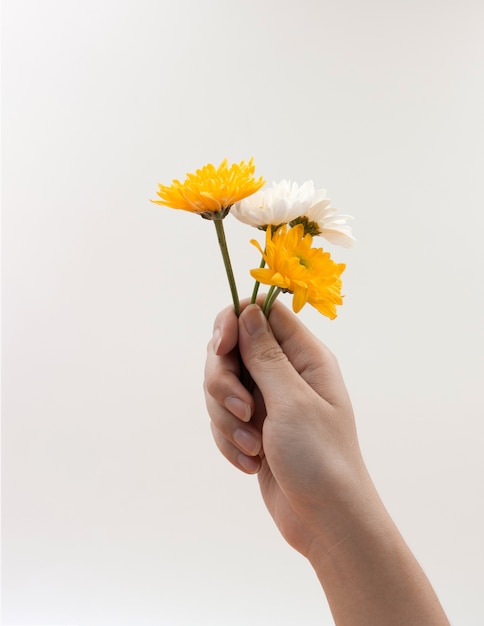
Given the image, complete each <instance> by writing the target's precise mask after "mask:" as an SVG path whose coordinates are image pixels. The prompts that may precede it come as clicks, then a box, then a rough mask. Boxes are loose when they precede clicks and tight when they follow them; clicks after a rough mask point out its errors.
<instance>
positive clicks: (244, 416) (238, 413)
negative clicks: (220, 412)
mask: <svg viewBox="0 0 484 626" xmlns="http://www.w3.org/2000/svg"><path fill="white" fill-rule="evenodd" d="M224 404H225V408H227V409H228V410H229V411H230V412H231V413H232V414H233V415H235V417H238V418H239V419H240V420H242V421H244V422H248V421H249V420H250V416H251V410H250V406H249V405H248V404H247V402H243V401H242V400H241V399H240V398H236V397H235V396H230V397H229V398H227V399H226V400H225V403H224Z"/></svg>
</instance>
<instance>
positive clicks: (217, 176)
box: [152, 159, 265, 219]
mask: <svg viewBox="0 0 484 626" xmlns="http://www.w3.org/2000/svg"><path fill="white" fill-rule="evenodd" d="M254 171H255V165H254V159H250V161H249V162H248V163H246V162H245V161H241V162H240V163H233V164H232V165H231V166H230V167H229V165H228V162H227V159H224V160H223V161H222V163H221V164H220V165H219V167H215V166H214V165H212V164H211V163H209V164H208V165H204V166H203V167H202V168H201V169H199V170H196V172H195V174H187V176H186V180H185V181H184V182H183V183H181V182H180V181H179V180H174V181H173V182H172V184H171V185H161V184H160V185H159V189H158V191H157V195H158V196H159V198H160V200H152V202H155V203H156V204H161V205H164V206H168V207H171V208H173V209H181V210H183V211H190V212H191V213H199V214H200V215H201V216H202V217H205V218H208V219H214V218H217V219H219V218H221V217H225V215H226V214H227V213H228V211H229V209H230V207H231V206H232V204H234V202H237V201H239V200H242V199H243V198H247V196H250V195H252V194H253V193H255V192H256V191H258V190H259V189H260V188H261V187H263V186H264V184H265V180H264V179H263V178H262V177H261V178H259V179H257V180H256V179H255V178H254Z"/></svg>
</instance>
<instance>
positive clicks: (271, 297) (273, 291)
mask: <svg viewBox="0 0 484 626" xmlns="http://www.w3.org/2000/svg"><path fill="white" fill-rule="evenodd" d="M281 291H282V289H281V288H280V287H276V286H275V285H272V287H271V288H270V289H269V292H268V294H267V296H266V299H265V300H264V304H263V305H262V312H263V313H264V315H265V316H266V317H269V313H270V311H271V306H272V305H273V304H274V302H275V300H276V298H277V296H278V295H279V294H280V293H281Z"/></svg>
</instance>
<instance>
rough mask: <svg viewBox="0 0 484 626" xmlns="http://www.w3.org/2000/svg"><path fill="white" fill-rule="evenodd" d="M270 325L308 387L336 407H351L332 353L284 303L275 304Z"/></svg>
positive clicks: (270, 317)
mask: <svg viewBox="0 0 484 626" xmlns="http://www.w3.org/2000/svg"><path fill="white" fill-rule="evenodd" d="M269 322H270V326H271V329H272V332H273V334H274V337H275V338H276V340H277V342H278V343H279V344H280V346H281V348H282V350H283V352H284V353H285V354H286V356H287V358H288V359H289V361H290V362H291V363H292V365H293V366H294V369H295V370H296V371H297V372H298V374H300V376H301V377H302V378H303V379H304V380H305V381H306V382H307V383H308V385H309V386H310V387H311V388H312V389H314V390H315V391H316V392H317V393H318V395H319V396H321V397H322V398H324V399H325V400H326V401H327V402H329V404H331V405H332V406H334V407H337V406H342V405H345V406H346V405H348V404H349V403H350V399H349V396H348V392H347V390H346V385H345V383H344V380H343V376H342V374H341V370H340V368H339V364H338V361H337V359H336V357H335V356H334V354H333V353H332V352H331V350H329V348H328V347H327V346H325V345H324V344H323V343H322V342H321V341H320V340H319V339H318V338H317V337H315V336H314V335H313V334H312V333H311V332H310V331H309V330H308V329H307V328H306V326H305V325H304V324H303V323H302V322H301V321H300V320H299V318H298V317H297V316H296V315H295V314H294V313H293V312H292V311H290V310H289V309H288V308H287V307H285V306H284V305H283V304H282V303H280V302H275V303H274V306H273V307H272V309H271V313H270V316H269Z"/></svg>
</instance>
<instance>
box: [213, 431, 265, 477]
mask: <svg viewBox="0 0 484 626" xmlns="http://www.w3.org/2000/svg"><path fill="white" fill-rule="evenodd" d="M226 422H229V420H226ZM211 428H212V434H213V438H214V441H215V443H216V445H217V448H218V449H219V450H220V452H221V453H222V454H223V456H224V457H225V458H226V459H227V460H228V461H230V463H232V465H234V466H235V467H236V468H237V469H239V470H241V471H243V472H245V473H246V474H255V473H257V472H258V471H259V469H260V465H261V460H260V457H259V455H258V454H253V453H251V454H248V453H245V452H244V451H243V450H244V449H252V450H255V449H258V450H259V451H260V447H261V446H260V435H259V436H258V433H253V432H250V430H241V429H235V430H234V432H233V433H232V435H231V436H230V437H228V436H226V435H225V434H224V433H223V432H222V431H221V430H219V429H218V428H217V426H216V425H215V422H214V421H212V422H211ZM234 435H235V439H234Z"/></svg>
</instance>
